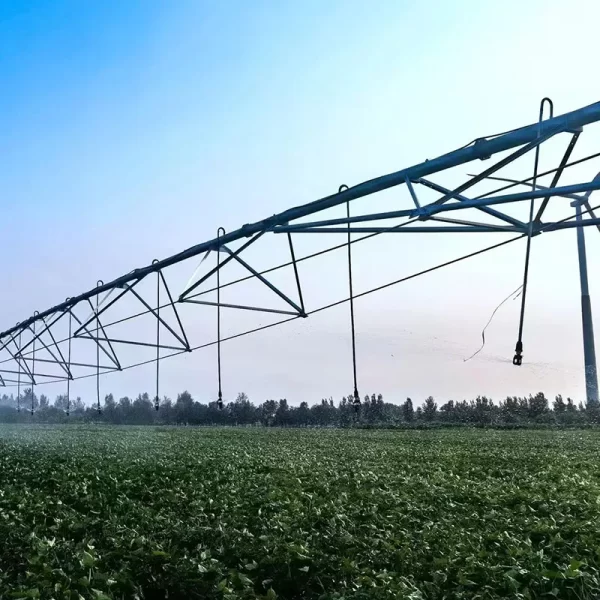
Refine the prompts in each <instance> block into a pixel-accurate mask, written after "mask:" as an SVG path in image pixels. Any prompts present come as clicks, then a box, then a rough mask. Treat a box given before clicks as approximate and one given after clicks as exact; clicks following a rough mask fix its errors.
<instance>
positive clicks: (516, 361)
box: [513, 98, 554, 367]
mask: <svg viewBox="0 0 600 600" xmlns="http://www.w3.org/2000/svg"><path fill="white" fill-rule="evenodd" d="M546 103H548V105H549V107H550V118H552V117H553V115H554V104H553V103H552V100H550V98H543V99H542V101H541V102H540V115H539V119H538V127H539V125H540V124H541V123H542V121H543V119H544V105H545V104H546ZM538 136H539V131H538ZM539 160H540V145H539V144H538V145H537V146H536V148H535V161H534V165H533V179H532V182H531V185H532V189H534V190H535V189H536V184H537V176H538V165H539ZM534 209H535V199H533V198H532V199H531V203H530V205H529V226H528V228H527V248H526V249H525V268H524V270H523V295H522V296H521V315H520V318H519V335H518V339H517V343H516V345H515V355H514V357H513V365H515V366H517V367H519V366H521V365H522V364H523V325H524V322H525V302H526V300H527V283H528V280H529V258H530V255H531V238H532V236H533V213H534Z"/></svg>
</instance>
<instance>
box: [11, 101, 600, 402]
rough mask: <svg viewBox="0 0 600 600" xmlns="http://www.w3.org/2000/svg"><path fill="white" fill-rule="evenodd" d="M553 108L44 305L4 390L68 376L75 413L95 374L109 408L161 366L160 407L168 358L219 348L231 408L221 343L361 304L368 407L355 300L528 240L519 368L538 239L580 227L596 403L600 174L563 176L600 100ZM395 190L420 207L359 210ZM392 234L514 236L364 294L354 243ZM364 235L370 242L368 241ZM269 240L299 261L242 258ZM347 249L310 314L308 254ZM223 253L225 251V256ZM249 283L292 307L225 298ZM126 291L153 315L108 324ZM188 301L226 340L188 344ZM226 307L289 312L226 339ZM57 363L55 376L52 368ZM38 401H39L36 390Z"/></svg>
mask: <svg viewBox="0 0 600 600" xmlns="http://www.w3.org/2000/svg"><path fill="white" fill-rule="evenodd" d="M546 107H547V108H549V111H550V116H549V118H544V109H545V108H546ZM552 113H553V106H552V103H551V101H549V100H548V99H544V100H543V101H542V103H541V105H540V114H539V119H538V121H537V122H536V123H533V124H531V125H528V126H525V127H521V128H518V129H514V130H511V131H508V132H505V133H502V134H497V135H493V136H487V137H482V138H478V139H476V140H474V141H473V142H471V143H469V144H467V145H466V146H464V147H462V148H459V149H457V150H454V151H452V152H449V153H447V154H444V155H442V156H439V157H437V158H434V159H432V160H426V161H425V162H422V163H419V164H416V165H413V166H411V167H408V168H406V169H402V170H400V171H397V172H394V173H391V174H388V175H384V176H381V177H377V178H375V179H371V180H369V181H366V182H364V183H360V184H358V185H355V186H353V187H348V186H346V185H342V186H340V188H339V190H338V193H336V194H333V195H330V196H326V197H324V198H321V199H319V200H316V201H314V202H310V203H308V204H304V205H301V206H297V207H294V208H290V209H288V210H285V211H284V212H282V213H279V214H276V215H273V216H271V217H268V218H266V219H263V220H261V221H257V222H255V223H250V224H246V225H243V226H242V227H240V228H239V229H236V230H235V231H231V232H229V233H226V232H225V230H224V229H223V228H219V230H218V232H217V236H216V237H215V238H213V239H210V240H208V241H205V242H202V243H200V244H197V245H195V246H193V247H191V248H188V249H187V250H184V251H183V252H180V253H178V254H175V255H173V256H170V257H168V258H166V259H163V260H154V261H153V262H152V263H151V264H150V265H147V266H145V267H143V268H140V269H134V270H133V271H131V272H130V273H128V274H126V275H123V276H121V277H118V278H117V279H115V280H113V281H110V282H108V283H104V282H102V281H98V283H97V285H96V287H94V288H93V289H91V290H89V291H87V292H85V293H83V294H79V295H77V296H73V297H69V298H67V299H66V300H65V301H64V302H62V303H60V304H57V305H56V306H53V307H52V308H49V309H47V310H45V311H42V312H35V313H34V314H33V315H32V316H31V317H29V318H28V319H25V320H24V321H22V322H19V323H17V324H16V325H14V326H13V327H10V328H9V329H6V330H5V331H3V332H1V333H0V387H8V386H11V387H12V386H15V387H17V396H18V401H19V403H20V400H21V388H22V387H24V386H27V387H31V388H34V386H36V385H40V384H46V383H52V382H60V381H62V382H66V384H67V402H68V404H67V411H66V412H67V413H68V412H69V409H70V398H69V393H70V387H69V386H70V383H71V381H73V380H75V379H80V378H85V377H96V381H97V405H96V408H97V409H98V411H100V410H101V402H100V383H99V382H100V377H101V375H104V374H107V373H111V372H115V371H122V370H124V369H129V368H133V367H136V366H140V365H142V364H149V363H154V362H155V363H156V396H155V406H156V408H157V409H158V406H159V397H160V396H159V391H160V390H159V375H160V372H159V364H160V362H161V361H162V360H163V359H166V358H169V357H171V356H175V355H178V354H181V353H185V352H192V351H193V350H195V349H198V348H203V347H207V346H211V345H216V346H217V377H218V397H217V399H216V402H217V405H218V406H219V407H222V405H223V401H222V389H221V387H222V386H221V343H222V342H224V341H226V340H231V339H235V338H237V337H240V336H243V335H248V334H251V333H254V332H256V331H259V330H261V329H265V328H267V327H273V326H276V325H279V324H282V323H284V322H287V321H290V320H293V319H297V318H307V317H308V316H309V315H311V314H315V313H316V312H320V311H322V310H326V309H328V308H331V307H333V306H336V305H339V304H342V303H344V302H348V303H349V306H350V330H351V339H352V362H353V380H354V381H353V383H354V405H355V407H357V408H358V407H359V405H360V398H359V394H358V381H357V365H356V351H355V336H354V329H355V323H354V300H355V299H356V298H358V297H360V296H364V295H366V294H369V293H373V292H376V291H378V290H380V289H383V288H385V287H389V286H391V285H395V284H397V283H400V282H402V281H406V280H408V279H411V278H414V277H418V276H421V275H423V274H425V273H429V272H431V271H433V270H436V269H440V268H443V267H446V266H449V265H451V264H454V263H456V262H458V261H462V260H466V259H468V258H470V257H472V256H475V255H479V254H482V253H485V252H488V251H491V250H493V249H495V248H499V247H501V246H505V245H507V244H510V243H513V242H515V241H517V240H520V239H525V240H526V241H527V249H526V258H525V269H524V279H523V294H522V306H521V317H520V322H519V335H518V340H517V344H516V348H515V356H514V359H513V362H514V364H515V365H520V364H521V362H522V353H523V343H522V334H523V321H524V315H525V303H526V289H527V278H528V269H529V253H530V249H531V241H532V239H533V238H535V237H536V236H538V235H540V234H542V233H548V232H552V231H559V230H562V229H569V228H576V229H577V241H578V250H579V263H580V280H581V293H582V322H583V337H584V354H585V374H586V391H587V397H588V402H596V403H597V402H598V383H597V375H596V360H595V349H594V338H593V326H592V318H591V308H590V300H589V290H588V281H587V263H586V256H585V239H584V233H583V232H584V227H588V226H595V227H597V228H598V229H599V230H600V218H598V217H597V216H596V213H595V212H594V211H595V210H597V209H598V208H600V206H596V207H592V206H591V204H590V201H589V198H590V194H591V193H592V192H593V191H595V190H598V189H600V176H596V177H595V178H594V179H592V180H591V181H582V182H580V183H576V184H570V185H559V183H560V179H561V177H562V175H563V174H564V172H565V171H566V170H567V169H569V168H571V167H573V166H575V165H579V164H581V163H583V162H586V161H590V160H593V159H596V158H600V152H598V153H596V154H591V155H588V156H585V157H583V158H580V159H578V160H571V155H572V152H573V150H574V148H575V146H576V143H577V141H578V139H579V138H580V136H581V134H582V132H583V129H584V128H585V127H586V126H588V125H590V124H592V123H595V122H598V121H600V102H596V103H594V104H591V105H589V106H586V107H583V108H580V109H578V110H575V111H573V112H569V113H566V114H563V115H560V116H557V117H554V116H553V114H552ZM561 135H566V136H568V144H567V147H566V149H565V151H564V154H563V155H562V158H561V160H560V163H559V164H558V166H557V167H556V168H553V169H551V170H548V171H545V172H542V173H540V172H538V164H539V163H538V161H539V154H540V148H541V147H542V146H543V144H544V143H546V142H547V141H549V140H551V139H553V138H555V137H557V136H561ZM504 152H510V153H509V154H508V155H507V156H504V157H502V158H501V159H500V160H498V161H497V162H495V163H494V164H492V165H491V166H489V167H487V168H486V169H484V170H483V171H482V172H481V173H479V174H477V175H469V176H468V177H469V178H468V179H467V180H466V181H464V182H463V183H462V184H461V185H459V186H458V187H455V188H454V189H451V188H450V187H446V186H444V185H441V184H439V183H437V182H434V181H432V180H431V179H429V177H430V176H431V175H434V174H440V173H443V172H445V171H448V170H449V169H452V168H455V167H458V166H461V165H465V164H468V163H471V162H472V161H477V160H482V161H484V160H490V159H492V157H494V156H495V155H497V154H499V153H504ZM530 152H533V153H534V154H535V162H534V169H533V174H532V176H531V177H528V178H526V179H521V180H518V179H514V178H510V177H506V176H501V175H500V174H499V172H501V171H502V169H503V168H505V167H507V166H508V165H510V164H512V163H513V162H514V161H516V160H517V159H519V158H521V157H523V156H525V155H527V154H528V153H530ZM546 175H552V180H551V183H550V185H548V186H542V185H540V184H539V183H538V180H539V179H540V178H541V177H543V176H546ZM484 181H487V182H490V181H498V182H502V184H503V185H502V186H501V187H498V188H496V189H494V190H492V191H488V192H486V193H483V194H480V195H476V196H472V195H469V194H468V193H469V190H471V188H473V187H474V186H475V185H477V184H478V183H481V182H484ZM396 186H406V189H407V190H408V198H409V200H410V206H409V207H407V208H401V209H398V210H393V211H387V212H379V213H373V212H372V213H367V214H354V215H351V210H350V207H351V203H352V202H353V201H355V200H357V199H359V198H364V197H366V196H370V195H372V194H376V193H378V192H382V191H384V190H387V189H390V188H393V187H396ZM517 186H523V187H525V188H526V189H525V190H524V191H511V192H509V193H503V192H506V191H507V190H512V189H513V188H516V187H517ZM420 188H423V189H424V190H425V189H426V190H428V193H429V194H430V193H431V192H435V193H436V194H439V197H438V198H437V199H436V200H434V201H432V202H428V203H425V202H424V201H423V196H422V195H421V194H420ZM554 198H562V199H566V200H569V201H570V206H571V207H572V208H574V212H573V214H572V215H571V216H568V217H566V218H564V219H562V220H559V221H554V222H544V221H542V217H543V216H544V213H545V210H546V208H547V206H548V204H549V202H550V200H551V199H554ZM536 201H541V202H540V204H539V207H538V209H537V212H536V211H535V203H536ZM522 202H528V203H529V207H530V216H529V219H528V220H527V221H522V220H520V219H517V218H515V217H514V216H512V215H510V214H507V213H505V212H503V211H502V210H501V209H503V208H505V207H509V206H510V205H512V204H515V203H522ZM341 205H345V206H346V216H345V217H342V218H334V219H332V218H328V219H320V220H309V221H307V220H302V219H305V218H306V217H311V216H312V215H318V214H319V213H322V212H323V211H326V210H328V209H331V208H334V207H337V206H341ZM467 209H476V210H477V211H479V212H481V213H484V214H485V215H487V217H488V218H489V217H491V218H492V219H493V221H491V222H482V221H473V220H470V219H458V218H454V217H452V215H447V214H446V213H452V212H455V211H460V210H467ZM388 220H401V222H400V223H397V222H394V223H393V224H391V225H389V226H385V225H381V222H382V221H388ZM302 233H304V234H306V233H313V234H314V233H329V234H331V233H341V234H344V236H345V241H344V242H343V243H340V244H337V245H335V246H332V247H330V248H326V249H325V250H321V251H319V252H315V253H313V254H310V255H307V256H303V257H300V258H297V257H296V252H295V249H294V244H293V234H296V235H297V234H302ZM384 233H386V234H407V233H413V234H417V233H438V234H439V233H454V234H463V233H504V234H513V235H512V237H511V238H510V239H508V240H505V241H502V242H499V243H497V244H494V245H492V246H488V247H486V248H483V249H481V250H479V251H477V252H473V253H470V254H467V255H465V256H461V257H458V258H455V259H452V260H449V261H447V262H445V263H442V264H441V265H436V266H434V267H431V268H429V269H425V270H424V271H421V272H419V273H414V274H412V275H409V276H407V277H403V278H402V279H399V280H396V281H393V282H389V283H388V284H385V285H383V286H379V287H378V288H375V289H371V290H368V291H366V292H362V293H361V294H354V292H353V285H352V251H351V248H352V247H353V246H354V244H357V243H360V242H361V241H363V240H366V239H369V238H371V237H373V236H376V235H381V234H384ZM359 234H360V237H358V236H359ZM266 235H275V236H281V235H283V236H284V238H287V244H286V245H287V247H288V251H289V256H290V260H289V261H287V262H285V263H283V264H280V265H277V266H275V267H272V268H270V269H267V270H263V271H259V270H257V269H255V268H254V267H253V266H252V265H251V264H250V263H249V261H248V260H246V259H245V258H244V257H243V254H244V252H245V251H246V250H247V249H248V248H249V247H251V246H253V245H254V244H256V243H257V242H259V241H260V240H261V239H262V238H263V237H264V236H266ZM236 243H241V245H239V246H238V247H237V248H235V249H233V247H232V245H233V244H236ZM344 248H345V249H347V257H348V259H347V260H348V263H347V264H348V283H349V296H348V297H347V298H344V299H342V300H340V301H337V302H334V303H332V304H328V305H326V306H320V307H317V308H314V309H312V310H310V311H309V310H307V309H306V307H305V298H304V294H303V289H302V284H301V279H300V276H299V271H298V264H299V263H300V262H303V261H307V260H311V259H314V258H316V257H318V256H321V255H323V254H325V253H327V252H333V251H335V250H339V249H344ZM211 252H215V253H216V256H217V260H216V265H215V266H214V267H213V268H211V269H210V270H209V271H208V273H206V274H205V275H204V276H202V277H201V278H199V279H198V280H197V281H194V279H193V277H192V281H193V283H189V284H188V285H187V286H186V288H185V289H184V291H183V292H182V293H181V294H180V295H179V296H177V297H176V298H175V297H174V295H173V293H172V290H171V287H170V286H169V284H168V278H167V273H168V269H169V267H172V266H174V265H177V264H179V263H183V262H185V261H191V260H193V259H195V258H196V257H200V256H204V258H203V259H202V261H204V260H205V259H206V258H207V257H208V256H209V254H210V253H211ZM223 256H224V258H222V257H223ZM229 263H235V264H237V265H239V266H241V267H242V268H243V269H244V270H245V271H246V272H247V275H245V276H244V277H240V278H238V279H236V280H234V281H231V282H228V283H226V284H221V282H220V274H221V271H222V270H223V268H224V267H225V266H226V265H227V264H229ZM280 269H291V272H292V273H293V276H294V280H295V294H294V295H295V296H296V297H295V298H292V297H291V295H290V294H289V293H285V292H284V291H282V290H281V289H280V288H279V287H277V286H275V285H274V284H273V283H272V282H271V281H270V280H269V278H268V277H267V276H268V275H269V274H270V273H272V272H274V271H277V270H280ZM152 275H155V276H156V288H155V295H152V297H150V295H149V293H148V292H146V295H145V296H144V294H143V293H142V292H140V291H139V289H140V288H139V287H138V286H139V284H140V283H141V282H142V281H148V278H149V277H150V276H152ZM213 276H215V278H216V286H215V287H212V288H210V289H207V290H203V291H199V287H200V286H201V285H202V284H203V283H205V282H207V281H208V280H209V279H210V278H211V277H213ZM249 279H255V280H257V281H259V282H261V283H262V284H263V285H264V286H265V287H266V288H268V289H269V290H270V291H271V292H272V293H273V294H274V295H275V296H277V297H278V298H279V300H280V301H282V302H283V303H284V305H285V306H286V308H285V309H274V308H270V307H264V306H252V305H246V304H243V303H223V302H221V291H222V290H223V289H224V288H226V287H229V286H232V285H235V284H238V283H241V282H243V281H247V280H249ZM211 292H216V294H217V300H216V302H215V301H209V300H205V299H202V296H204V295H206V294H208V293H211ZM124 298H129V299H131V298H135V299H136V300H137V301H138V302H139V305H140V309H143V310H140V311H138V312H135V313H133V314H130V315H128V316H126V317H123V318H121V319H118V320H115V321H112V322H106V320H105V316H106V313H107V311H108V310H109V309H110V308H111V307H114V306H115V305H117V304H119V303H122V302H123V301H124V300H123V299H124ZM184 304H193V305H197V306H199V307H200V306H204V307H212V308H216V316H217V327H216V333H217V336H216V340H213V341H210V342H207V343H203V344H201V345H197V346H194V347H192V345H191V344H190V341H189V336H188V332H187V331H186V323H185V322H184V319H183V318H182V316H181V315H180V312H179V310H178V307H181V306H182V305H184ZM222 309H232V310H244V311H259V312H265V313H271V314H278V315H281V316H282V317H284V318H283V319H281V320H279V321H277V322H274V323H271V324H269V325H266V326H263V327H258V328H255V329H252V330H248V331H244V332H242V333H239V334H235V335H231V336H229V337H227V338H223V337H222V335H221V319H222V314H221V311H222ZM83 310H85V311H86V313H88V314H87V316H85V317H84V316H82V311H83ZM90 311H91V312H90ZM167 311H168V312H167ZM166 314H169V315H170V316H171V323H169V321H168V319H167V318H166V317H165V315H166ZM143 315H149V316H151V317H152V318H153V322H154V326H155V327H156V331H155V333H156V336H155V341H153V342H144V341H140V340H139V339H133V338H132V337H131V336H130V337H118V334H112V333H111V334H110V335H109V333H108V330H109V328H111V329H110V332H112V331H113V329H112V328H114V327H116V326H118V325H119V324H121V323H124V322H126V321H130V320H132V319H135V318H138V317H141V316H143ZM173 319H174V320H173ZM61 321H62V325H61V327H63V328H64V325H65V322H68V332H67V333H66V334H64V333H63V334H62V335H59V334H58V331H59V329H58V328H59V323H61ZM61 331H62V330H61ZM167 333H168V334H169V335H170V336H171V337H172V338H173V339H174V340H175V342H174V343H172V344H167V343H165V341H164V335H165V334H167ZM115 335H116V337H115ZM74 340H88V341H89V343H90V344H91V345H92V347H93V348H94V349H95V352H96V357H95V360H90V359H80V358H77V356H73V355H72V350H73V347H72V342H73V341H74ZM122 344H126V345H129V346H138V347H150V348H152V349H154V350H155V351H156V354H155V358H153V359H151V360H146V361H143V362H138V363H131V364H125V363H124V361H123V359H122V358H121V357H120V355H119V348H120V345H122ZM3 352H4V353H5V356H6V358H4V359H2V356H1V353H3ZM53 368H54V371H53V372H50V371H52V369H53ZM32 391H33V390H32ZM31 396H32V400H33V394H32V395H31ZM19 407H20V404H19ZM30 410H31V412H33V411H34V407H33V404H32V406H31V409H30Z"/></svg>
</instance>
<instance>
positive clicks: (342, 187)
mask: <svg viewBox="0 0 600 600" xmlns="http://www.w3.org/2000/svg"><path fill="white" fill-rule="evenodd" d="M347 189H348V186H347V185H340V187H339V190H338V193H341V192H343V191H344V190H347ZM346 214H347V216H348V219H350V201H348V202H346ZM351 240H352V238H351V229H350V222H348V288H349V291H350V332H351V336H352V374H353V377H354V399H353V400H352V406H353V407H354V410H355V411H356V412H358V411H359V409H360V396H359V395H358V383H357V376H356V332H355V327H354V292H353V286H352V241H351Z"/></svg>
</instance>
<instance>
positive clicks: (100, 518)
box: [0, 425, 600, 600]
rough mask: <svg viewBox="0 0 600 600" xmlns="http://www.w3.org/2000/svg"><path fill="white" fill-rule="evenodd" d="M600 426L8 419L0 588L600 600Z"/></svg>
mask: <svg viewBox="0 0 600 600" xmlns="http://www.w3.org/2000/svg"><path fill="white" fill-rule="evenodd" d="M599 465H600V432H597V431H565V432H553V431H515V432H499V431H486V430H477V431H474V430H449V431H404V432H402V431H356V430H314V431H311V430H289V431H288V430H282V429H226V428H222V429H211V428H203V429H195V428H152V427H145V428H143V427H141V428H132V427H129V428H127V427H123V428H116V427H107V426H102V425H97V426H93V425H92V426H81V427H79V426H49V427H44V426H37V427H36V426H31V427H27V426H1V427H0V598H2V599H4V598H47V599H50V598H53V599H56V600H63V599H69V600H71V599H73V600H80V599H81V598H83V599H88V598H95V599H97V600H101V599H106V598H110V599H129V598H140V599H142V598H144V599H148V600H150V599H152V600H154V599H159V598H170V599H173V598H175V599H178V598H182V599H183V598H186V599H187V598H190V599H195V598H198V599H200V598H202V599H206V598H208V599H213V598H214V599H216V598H219V599H234V598H236V599H237V598H240V599H242V598H248V599H249V598H268V599H270V600H274V599H275V598H280V599H296V598H315V599H316V598H321V599H330V598H331V599H333V598H339V599H342V598H348V599H350V598H352V599H363V598H364V599H367V598H369V599H371V598H373V599H375V598H377V599H379V598H382V599H383V598H390V599H392V598H400V599H402V598H410V599H414V600H416V599H432V600H433V599H435V600H438V599H439V600H441V599H457V600H458V599H476V598H477V599H492V598H573V599H578V600H581V599H588V598H590V599H591V598H598V597H599V596H600V575H599V569H600V526H599V523H600V467H599Z"/></svg>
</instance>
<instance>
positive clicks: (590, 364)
mask: <svg viewBox="0 0 600 600" xmlns="http://www.w3.org/2000/svg"><path fill="white" fill-rule="evenodd" d="M575 211H576V212H575V215H576V216H575V219H576V221H577V224H578V225H579V226H578V227H577V252H578V257H579V281H580V284H581V325H582V329H583V358H584V363H585V392H586V397H587V405H588V407H591V406H598V372H597V369H596V348H595V344H594V323H593V320H592V304H591V300H590V289H589V286H588V273H587V255H586V250H585V233H584V229H583V226H582V222H583V216H582V212H581V203H579V202H578V203H577V205H576V207H575Z"/></svg>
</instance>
